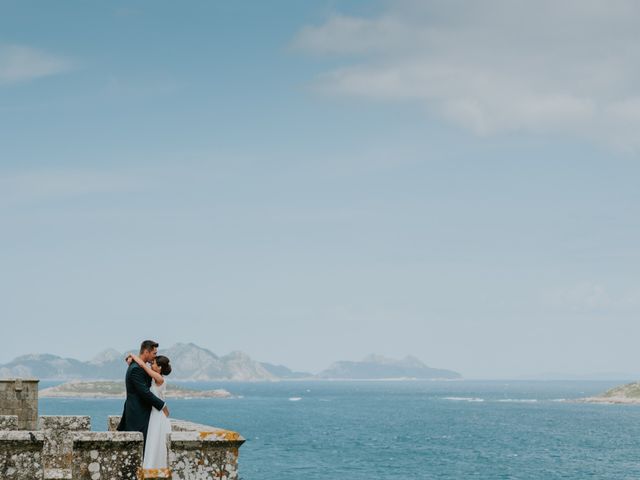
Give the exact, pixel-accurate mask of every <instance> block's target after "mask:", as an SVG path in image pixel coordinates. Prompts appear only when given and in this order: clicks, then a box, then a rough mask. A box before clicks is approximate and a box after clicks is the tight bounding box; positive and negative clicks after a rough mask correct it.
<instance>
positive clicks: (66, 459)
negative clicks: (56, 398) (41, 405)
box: [38, 415, 91, 480]
mask: <svg viewBox="0 0 640 480" xmlns="http://www.w3.org/2000/svg"><path fill="white" fill-rule="evenodd" d="M38 424H39V426H40V431H42V432H43V434H44V439H45V442H44V449H43V452H42V457H43V462H44V465H45V478H46V479H47V480H49V479H50V480H54V479H70V478H71V465H72V462H73V441H74V439H75V437H76V433H77V432H88V431H89V430H91V417H89V416H79V415H78V416H71V415H70V416H53V415H42V416H41V417H40V420H39V422H38Z"/></svg>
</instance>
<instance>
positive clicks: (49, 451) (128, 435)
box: [0, 415, 244, 480]
mask: <svg viewBox="0 0 640 480" xmlns="http://www.w3.org/2000/svg"><path fill="white" fill-rule="evenodd" d="M119 420H120V417H109V429H110V431H108V432H92V431H90V430H91V421H90V418H89V417H87V416H41V417H40V419H39V422H38V423H39V426H40V429H38V430H17V429H16V428H14V427H17V425H18V420H17V416H16V415H13V416H0V427H2V428H3V430H0V479H1V480H53V479H56V480H137V479H161V478H170V479H173V480H205V479H206V480H209V479H216V480H237V479H238V450H239V448H240V446H241V445H242V444H243V443H244V438H242V436H240V435H239V434H238V433H236V432H232V431H229V430H224V429H220V428H215V427H210V426H207V425H200V424H196V423H191V422H186V421H181V420H172V422H171V423H172V433H171V434H169V435H167V446H168V455H167V456H168V466H169V468H167V469H163V470H142V468H141V465H142V453H143V450H142V434H141V433H138V432H117V431H114V430H115V427H116V426H117V424H118V423H119ZM5 427H9V428H6V429H4V428H5Z"/></svg>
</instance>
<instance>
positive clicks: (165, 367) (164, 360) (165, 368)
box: [156, 355, 171, 377]
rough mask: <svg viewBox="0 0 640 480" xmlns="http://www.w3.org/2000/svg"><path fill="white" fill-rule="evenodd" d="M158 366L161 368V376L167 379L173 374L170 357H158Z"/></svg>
mask: <svg viewBox="0 0 640 480" xmlns="http://www.w3.org/2000/svg"><path fill="white" fill-rule="evenodd" d="M156 365H158V366H159V367H160V375H162V376H164V377H166V376H167V375H169V374H170V373H171V363H170V361H169V358H168V357H165V356H164V355H158V356H157V357H156Z"/></svg>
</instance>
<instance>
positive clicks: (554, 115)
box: [293, 0, 640, 150]
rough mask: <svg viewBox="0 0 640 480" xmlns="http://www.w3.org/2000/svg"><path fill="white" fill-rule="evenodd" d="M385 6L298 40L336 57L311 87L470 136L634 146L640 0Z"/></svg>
mask: <svg viewBox="0 0 640 480" xmlns="http://www.w3.org/2000/svg"><path fill="white" fill-rule="evenodd" d="M387 5H388V7H387V8H386V10H385V11H383V12H382V13H380V14H379V15H377V16H375V17H372V18H365V17H356V16H346V15H339V14H336V15H334V16H332V17H331V18H329V19H328V20H327V21H326V22H325V23H323V24H321V25H317V26H306V27H305V28H303V29H302V30H300V31H299V32H298V34H297V36H296V37H295V39H294V41H293V44H294V46H295V47H296V48H298V49H300V50H302V51H305V52H309V53H312V54H316V55H323V56H327V55H328V56H340V58H341V65H342V66H341V67H340V68H335V69H333V70H330V71H327V72H325V73H324V74H323V75H321V76H320V77H319V78H318V79H317V83H316V86H317V88H318V89H320V90H321V91H323V92H326V93H330V94H340V95H350V96H359V97H364V98H368V99H374V100H384V101H394V102H419V103H421V104H423V105H425V106H426V108H427V109H428V110H429V111H431V112H435V113H436V114H437V115H440V116H441V117H442V118H443V119H446V121H448V122H451V123H453V124H455V125H458V126H460V127H462V128H465V129H468V130H470V131H472V132H474V133H476V134H478V135H490V134H498V133H504V132H512V131H524V132H530V133H561V134H571V135H578V136H582V137H587V138H589V139H592V140H595V141H599V142H605V143H608V144H612V145H615V146H616V147H619V148H623V149H632V150H635V149H639V148H640V135H637V132H638V130H639V129H640V29H638V28H637V23H638V20H639V19H640V2H636V1H635V0H616V1H615V2H606V1H604V0H600V1H596V0H563V1H557V0H539V1H536V2H529V1H525V0H487V1H483V2H469V1H465V0H449V1H439V0H391V1H390V2H388V4H387Z"/></svg>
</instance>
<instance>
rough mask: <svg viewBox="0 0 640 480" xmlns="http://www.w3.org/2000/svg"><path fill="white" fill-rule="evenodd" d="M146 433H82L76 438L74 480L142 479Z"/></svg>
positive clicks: (74, 440)
mask: <svg viewBox="0 0 640 480" xmlns="http://www.w3.org/2000/svg"><path fill="white" fill-rule="evenodd" d="M141 465H142V433H139V432H82V433H76V434H75V435H74V439H73V465H72V478H73V479H74V480H138V478H139V477H138V475H139V471H140V466H141Z"/></svg>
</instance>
